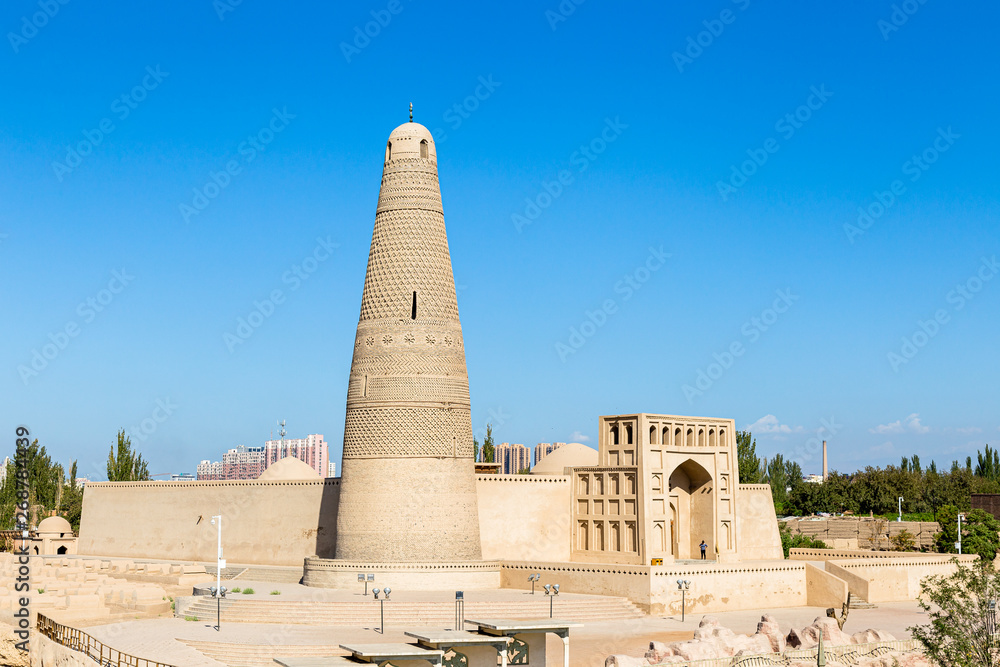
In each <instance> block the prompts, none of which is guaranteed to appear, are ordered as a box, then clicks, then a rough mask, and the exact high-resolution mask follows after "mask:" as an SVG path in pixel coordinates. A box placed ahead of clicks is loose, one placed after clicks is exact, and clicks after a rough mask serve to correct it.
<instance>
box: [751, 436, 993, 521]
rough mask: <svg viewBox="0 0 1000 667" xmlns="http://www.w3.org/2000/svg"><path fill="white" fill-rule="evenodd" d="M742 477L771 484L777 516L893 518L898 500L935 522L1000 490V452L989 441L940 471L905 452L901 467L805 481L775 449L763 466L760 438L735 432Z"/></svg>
mask: <svg viewBox="0 0 1000 667" xmlns="http://www.w3.org/2000/svg"><path fill="white" fill-rule="evenodd" d="M736 441H737V458H738V460H739V469H740V482H741V483H743V484H770V485H771V495H772V497H773V499H774V507H775V511H776V512H777V513H778V514H779V515H798V516H803V515H810V514H819V513H821V512H829V513H831V514H832V513H842V512H850V513H852V514H870V515H875V516H886V517H889V516H891V517H895V516H896V514H897V510H898V504H897V503H898V499H899V498H903V513H904V515H909V516H911V517H912V519H913V520H924V521H934V520H936V519H935V518H934V517H935V515H937V514H939V513H940V511H941V509H942V508H944V507H946V506H952V507H955V508H957V509H958V511H962V512H968V511H969V510H971V501H972V494H973V493H1000V452H998V451H997V450H994V449H992V448H991V447H990V446H989V445H987V446H986V451H985V452H978V453H977V458H976V460H975V461H973V459H972V457H971V456H970V457H966V459H965V461H964V463H963V462H959V461H957V460H956V461H952V463H951V466H950V467H949V468H948V469H947V470H939V469H938V467H937V463H936V462H934V461H931V463H930V465H929V466H927V467H926V468H924V467H923V466H922V465H921V462H920V457H919V456H917V455H913V456H911V457H909V458H907V457H902V459H901V460H900V463H899V465H898V466H896V465H888V466H885V467H884V468H882V467H874V466H867V467H866V468H865V469H864V470H858V471H855V472H851V473H842V472H838V471H831V472H830V473H829V475H828V476H827V479H826V481H825V482H824V483H822V484H814V483H810V482H805V481H803V479H802V468H801V467H800V466H799V464H798V463H797V462H795V461H790V460H787V459H785V458H784V457H783V456H782V455H781V454H777V455H776V456H775V457H774V458H773V459H771V460H770V461H768V462H767V466H766V467H765V466H764V465H763V463H762V462H761V460H760V458H759V457H758V456H757V453H756V446H757V443H756V441H755V440H754V438H753V435H752V434H751V433H750V432H749V431H741V432H739V433H737V435H736Z"/></svg>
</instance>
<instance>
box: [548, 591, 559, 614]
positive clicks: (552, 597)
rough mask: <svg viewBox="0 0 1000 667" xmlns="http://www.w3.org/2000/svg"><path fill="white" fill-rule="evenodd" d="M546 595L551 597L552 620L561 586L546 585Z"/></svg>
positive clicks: (550, 610) (550, 612) (550, 611)
mask: <svg viewBox="0 0 1000 667" xmlns="http://www.w3.org/2000/svg"><path fill="white" fill-rule="evenodd" d="M545 594H546V595H548V596H549V618H552V605H553V603H554V602H555V600H556V596H557V595H559V584H545Z"/></svg>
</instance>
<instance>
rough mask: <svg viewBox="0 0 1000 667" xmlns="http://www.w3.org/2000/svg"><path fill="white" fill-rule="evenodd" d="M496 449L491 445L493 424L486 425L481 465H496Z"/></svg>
mask: <svg viewBox="0 0 1000 667" xmlns="http://www.w3.org/2000/svg"><path fill="white" fill-rule="evenodd" d="M495 457H496V447H494V445H493V424H487V425H486V437H485V438H483V463H496V461H495V460H494V458H495Z"/></svg>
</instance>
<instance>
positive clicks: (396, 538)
mask: <svg viewBox="0 0 1000 667" xmlns="http://www.w3.org/2000/svg"><path fill="white" fill-rule="evenodd" d="M469 408H470V404H469V379H468V373H467V371H466V367H465V350H464V345H463V339H462V327H461V324H460V323H459V319H458V304H457V299H456V296H455V280H454V276H453V274H452V268H451V256H450V254H449V251H448V238H447V235H446V233H445V225H444V211H443V208H442V204H441V191H440V187H439V184H438V175H437V154H436V150H435V146H434V139H433V137H432V136H431V133H430V132H428V131H427V128H425V127H423V126H422V125H420V124H418V123H412V122H410V123H406V124H404V125H401V126H400V127H398V128H396V129H395V130H393V132H392V134H390V135H389V141H388V144H387V145H386V151H385V162H384V166H383V171H382V187H381V190H380V192H379V201H378V208H377V210H376V213H375V230H374V233H373V234H372V244H371V250H370V252H369V255H368V271H367V274H366V275H365V287H364V294H363V296H362V299H361V317H360V319H359V321H358V331H357V336H356V338H355V344H354V359H353V361H352V363H351V377H350V380H349V383H348V389H347V416H346V421H345V426H344V460H343V472H342V476H341V492H340V506H339V509H338V516H337V541H336V544H337V547H336V556H337V558H338V559H346V560H368V561H376V562H387V561H399V562H425V561H468V560H480V559H481V558H482V552H481V546H480V541H479V514H478V505H477V501H476V480H475V469H474V456H475V452H474V446H473V439H472V423H471V416H470V409H469Z"/></svg>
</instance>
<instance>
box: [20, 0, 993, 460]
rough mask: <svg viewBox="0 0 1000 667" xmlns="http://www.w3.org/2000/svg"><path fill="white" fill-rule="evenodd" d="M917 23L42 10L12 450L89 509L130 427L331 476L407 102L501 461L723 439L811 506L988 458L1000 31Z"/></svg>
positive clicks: (25, 95)
mask: <svg viewBox="0 0 1000 667" xmlns="http://www.w3.org/2000/svg"><path fill="white" fill-rule="evenodd" d="M896 4H897V3H893V2H890V1H885V2H875V3H849V4H837V5H832V4H831V5H802V6H782V7H776V6H768V5H766V4H763V3H751V2H749V1H748V0H736V1H730V0H721V1H718V2H713V3H710V4H707V5H705V4H699V5H685V6H664V5H662V4H654V3H640V4H637V5H634V6H627V7H619V6H610V5H600V4H592V3H583V4H580V5H578V6H577V5H574V7H575V9H574V10H573V11H572V12H571V13H568V14H566V13H563V10H561V9H560V7H561V6H562V5H560V4H559V3H556V2H538V3H516V4H513V5H511V4H507V5H490V4H486V5H470V6H462V7H435V6H423V5H420V4H418V3H413V4H411V3H409V2H407V1H404V2H402V3H400V4H399V5H394V7H397V8H401V9H400V11H399V12H398V13H392V12H389V13H388V14H386V12H388V10H387V5H386V4H385V3H384V2H372V3H368V4H354V5H336V6H325V5H321V6H316V7H313V6H309V7H307V8H304V10H303V12H304V13H303V12H289V11H288V10H287V8H282V7H272V6H265V5H254V4H253V3H241V4H239V5H235V6H232V7H230V9H231V11H225V12H222V13H221V14H220V13H219V12H218V11H217V10H216V9H215V8H213V6H212V4H211V3H202V4H195V5H190V6H189V5H176V6H164V7H155V8H151V7H144V6H137V5H133V4H130V3H126V2H118V1H114V2H109V3H105V4H102V5H101V6H85V5H77V4H75V3H69V4H65V5H63V4H59V5H58V12H57V13H56V14H55V15H53V16H51V17H49V18H48V19H47V20H46V21H45V25H43V26H41V27H36V28H35V29H27V28H25V27H24V26H25V25H26V24H25V21H27V22H28V24H29V25H30V24H31V21H32V18H31V17H32V16H33V15H34V14H36V13H37V12H38V11H40V10H39V5H38V4H37V2H30V1H24V0H17V1H15V2H11V3H7V4H6V5H4V7H3V8H0V29H2V30H0V32H2V34H4V35H8V37H7V38H6V39H5V40H4V41H5V46H3V48H0V63H2V64H3V65H4V67H2V68H0V87H2V89H3V90H4V91H6V92H7V93H8V95H7V97H6V98H5V103H4V104H3V105H0V156H2V157H3V160H0V201H2V202H3V204H4V205H3V207H0V259H2V260H3V261H2V262H0V276H2V280H3V284H4V285H5V286H6V288H7V289H6V290H5V292H4V295H3V299H2V301H0V303H2V308H3V314H4V316H5V317H4V322H5V328H4V345H3V346H0V368H2V369H3V370H4V374H3V380H2V381H0V400H2V402H3V405H4V406H5V410H4V411H3V425H2V426H3V428H4V429H7V432H9V433H12V432H13V429H14V427H15V425H17V424H19V423H24V424H27V425H29V426H30V427H31V431H32V433H33V434H36V435H37V437H38V438H39V441H40V442H41V443H42V444H44V445H45V446H46V447H47V449H48V451H49V452H50V453H51V454H52V455H53V457H54V458H55V459H57V460H58V461H60V462H64V463H66V462H68V461H69V460H70V459H77V460H79V463H80V475H81V476H85V477H90V478H93V479H100V478H103V475H104V469H105V462H106V459H107V453H108V448H109V446H110V445H111V444H112V443H113V442H114V437H115V434H116V433H117V431H118V430H119V429H121V428H125V429H126V430H127V431H128V432H129V433H130V434H131V437H132V442H133V446H134V448H135V449H137V450H138V451H140V452H141V453H142V454H143V455H144V456H145V457H146V458H147V459H148V460H149V463H150V466H149V467H150V471H151V472H157V473H159V472H166V471H190V470H191V468H192V466H194V465H196V463H197V461H200V460H202V459H203V458H204V456H203V455H202V453H203V452H205V450H206V443H220V444H219V449H220V451H222V450H224V449H226V448H228V447H235V446H237V445H238V444H240V443H256V442H258V441H259V440H262V438H261V437H260V434H264V433H267V431H268V430H269V429H270V428H272V424H273V423H274V418H275V417H276V416H281V417H283V418H287V419H288V422H289V423H290V424H294V425H296V431H297V432H298V433H323V434H326V435H327V436H328V438H329V443H330V444H329V450H330V451H329V455H330V458H331V459H332V460H335V461H336V460H339V459H340V454H341V446H342V442H343V429H344V405H345V402H346V395H347V381H348V375H349V368H350V361H351V351H352V346H353V344H354V335H355V331H356V325H357V318H358V310H359V303H360V298H361V292H362V286H363V282H364V277H365V271H366V262H367V257H368V250H369V247H370V243H371V235H372V225H373V221H374V216H375V204H376V201H377V196H378V190H379V174H380V173H381V169H382V161H383V155H384V150H385V145H386V139H387V137H388V135H389V132H390V131H391V130H392V129H393V128H394V127H396V126H397V125H399V124H401V123H404V122H406V120H407V118H408V110H409V108H408V107H409V104H410V103H411V102H412V103H413V105H414V107H413V108H414V120H415V121H417V122H420V123H422V124H424V125H426V126H427V127H428V128H429V129H430V130H431V131H432V133H433V135H434V137H435V140H436V148H437V153H438V156H439V163H438V169H439V175H440V182H441V189H442V195H443V201H444V217H445V222H446V225H447V229H448V241H449V248H450V252H451V259H452V264H453V268H454V277H455V282H456V285H457V290H458V303H459V311H460V314H461V322H462V328H463V331H462V333H463V338H464V341H465V343H466V345H465V350H466V362H467V367H468V372H469V379H470V393H471V399H472V423H473V430H474V432H475V434H476V435H477V437H478V438H479V440H480V442H482V440H483V436H484V434H485V428H486V425H487V423H491V424H492V425H493V432H494V436H495V438H496V439H497V441H498V442H499V441H505V442H510V443H515V442H532V443H534V442H544V441H548V442H554V441H566V442H580V443H583V444H586V445H588V446H591V447H594V446H596V439H597V424H598V417H599V416H600V415H610V414H634V413H636V412H651V413H668V414H687V415H701V416H705V417H725V418H733V419H735V421H736V425H737V427H738V428H740V429H750V430H751V431H752V432H753V433H754V435H755V437H756V439H757V443H758V447H757V450H758V454H759V455H760V456H762V457H768V458H771V457H772V456H773V455H774V454H777V453H781V454H783V455H784V456H785V458H789V459H795V460H799V461H800V462H801V465H802V468H803V470H804V471H805V472H807V473H808V472H810V471H812V472H816V471H818V469H819V467H820V461H819V459H818V456H817V454H816V452H817V451H818V448H817V447H816V446H815V445H816V443H818V442H819V441H820V440H823V439H825V440H827V441H828V442H829V447H830V450H829V451H830V468H831V469H832V470H840V471H853V470H856V469H858V468H863V467H864V466H866V465H869V464H872V465H885V464H889V463H891V464H897V463H898V462H899V460H900V457H901V456H910V455H912V454H917V455H919V456H920V458H921V459H922V460H923V461H924V462H926V463H927V464H929V462H930V461H931V460H935V461H936V462H937V464H938V466H939V467H942V466H943V467H947V466H948V465H950V462H951V461H952V460H955V459H958V460H962V461H964V459H965V458H966V457H967V456H970V455H971V456H973V457H975V454H976V451H977V450H979V449H983V448H984V447H985V445H986V444H988V443H991V444H996V439H997V437H998V436H1000V417H998V412H997V410H996V408H997V393H996V390H995V387H994V384H995V383H994V382H993V380H992V379H991V378H995V377H996V376H997V374H998V371H1000V355H997V353H996V349H995V340H996V334H995V332H996V331H997V329H998V326H1000V308H998V303H1000V285H998V284H997V282H998V281H996V280H993V278H994V277H995V274H996V273H997V272H998V271H1000V265H998V263H997V259H996V256H997V254H998V246H1000V240H998V234H997V231H998V229H1000V224H998V214H1000V202H998V193H997V190H996V184H995V178H994V176H993V174H994V172H995V168H994V167H993V163H994V160H995V156H996V154H997V152H998V148H1000V132H998V131H997V129H996V123H995V118H996V116H997V115H998V111H1000V108H998V107H1000V95H998V94H997V92H998V91H997V85H998V84H997V77H996V76H995V72H994V69H995V65H994V62H995V58H994V54H993V53H992V51H991V46H990V45H991V43H992V34H991V33H990V30H989V26H991V25H993V24H994V23H995V21H996V19H997V18H1000V8H998V7H996V6H992V5H979V4H976V5H974V6H969V5H960V6H950V5H944V4H936V3H924V4H919V3H917V4H916V5H914V7H916V9H915V11H914V12H912V13H906V12H904V13H903V14H899V12H898V11H897V9H894V7H896ZM564 5H565V3H564ZM303 16H306V17H307V19H308V20H303ZM386 16H388V17H389V20H388V21H386V20H385V18H386ZM377 17H382V19H383V20H382V22H381V23H380V22H378V20H377ZM372 21H376V23H375V24H372ZM370 25H374V26H375V27H374V28H370ZM366 30H369V31H370V32H371V33H375V34H373V35H370V36H368V37H367V38H366V39H363V37H364V36H365V31H366ZM178 34H183V35H185V40H183V43H181V42H179V41H178V40H177V39H176V35H178ZM359 34H360V35H361V37H359ZM9 35H14V38H13V39H12V38H10V37H9ZM415 35H419V36H420V39H419V48H417V47H416V46H415V43H414V41H413V40H412V39H408V38H407V37H409V36H415ZM512 44H517V45H519V46H518V48H511V45H512ZM457 53H460V54H461V57H460V58H457V57H456V54H457ZM299 426H302V429H301V430H300V429H299ZM213 446H215V445H213ZM10 448H11V449H12V445H10ZM0 454H8V455H9V454H12V451H8V452H3V451H2V450H0Z"/></svg>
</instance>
